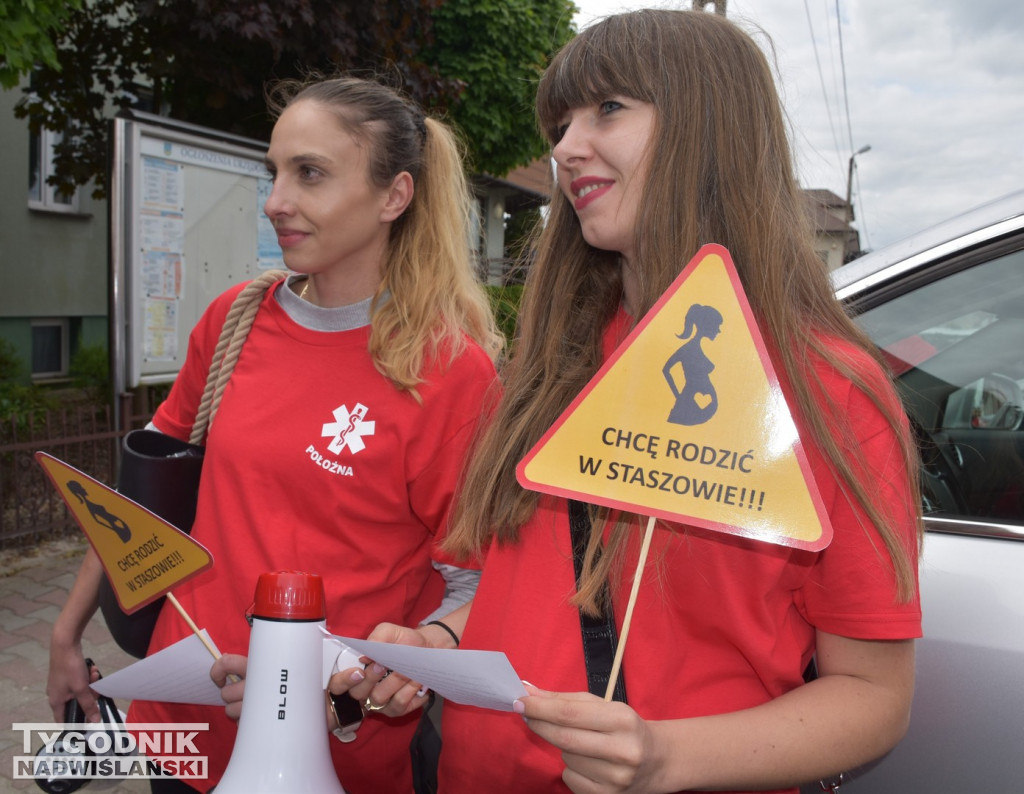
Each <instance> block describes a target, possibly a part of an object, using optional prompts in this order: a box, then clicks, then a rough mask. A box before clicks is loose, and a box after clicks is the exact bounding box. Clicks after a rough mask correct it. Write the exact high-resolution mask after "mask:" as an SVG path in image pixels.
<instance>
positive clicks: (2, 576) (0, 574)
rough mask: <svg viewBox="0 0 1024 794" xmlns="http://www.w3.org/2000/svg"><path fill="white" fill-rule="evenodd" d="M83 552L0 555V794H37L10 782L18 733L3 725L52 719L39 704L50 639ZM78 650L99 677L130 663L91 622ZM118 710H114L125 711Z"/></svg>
mask: <svg viewBox="0 0 1024 794" xmlns="http://www.w3.org/2000/svg"><path fill="white" fill-rule="evenodd" d="M85 549H86V544H85V541H84V540H82V541H77V540H66V541H55V542H49V543H44V544H41V545H40V546H39V547H38V548H35V549H32V550H29V551H17V552H8V551H5V552H0V793H2V792H9V791H35V792H39V791H41V789H39V788H38V787H37V786H36V784H35V782H34V781H32V780H13V779H12V778H13V770H14V766H13V758H14V756H15V755H23V754H24V753H23V751H22V734H21V733H20V732H18V733H15V732H14V731H13V730H12V729H11V725H12V724H13V723H16V722H50V721H52V719H53V715H52V713H51V712H50V708H49V705H48V704H47V701H46V673H47V668H48V664H49V646H50V632H51V629H52V627H53V621H54V619H55V618H56V617H57V613H58V612H59V611H60V608H61V606H62V605H63V604H64V600H65V598H66V597H67V593H68V589H69V588H70V587H71V584H72V582H73V581H74V578H75V573H76V572H77V571H78V566H79V564H80V563H81V560H82V556H83V555H84V554H85ZM83 648H84V650H85V654H86V656H89V657H91V658H92V659H93V661H95V662H96V664H97V665H98V666H99V668H100V671H101V672H103V673H111V672H113V671H115V670H120V669H121V668H122V667H125V666H127V665H128V664H130V663H131V662H132V661H133V659H132V658H131V657H130V656H128V655H127V654H125V653H124V652H123V651H122V650H121V649H120V648H118V647H117V645H116V644H115V643H114V641H113V640H112V639H111V638H110V634H109V632H108V631H107V629H106V626H105V625H104V624H103V621H102V619H101V618H100V617H99V615H97V616H96V617H95V618H93V620H92V622H91V623H90V624H89V627H88V629H87V630H86V632H85V636H84V638H83ZM118 705H119V706H120V708H121V709H122V710H126V709H127V706H128V704H127V703H119V704H118ZM36 749H38V748H37V747H33V748H32V752H35V750H36ZM80 791H81V792H82V794H89V792H92V791H97V792H99V791H103V792H107V794H141V793H142V792H148V791H149V785H148V784H147V783H146V782H145V781H142V780H134V781H121V782H118V783H113V782H108V783H103V784H100V783H91V784H88V785H86V786H84V787H83V788H81V789H80Z"/></svg>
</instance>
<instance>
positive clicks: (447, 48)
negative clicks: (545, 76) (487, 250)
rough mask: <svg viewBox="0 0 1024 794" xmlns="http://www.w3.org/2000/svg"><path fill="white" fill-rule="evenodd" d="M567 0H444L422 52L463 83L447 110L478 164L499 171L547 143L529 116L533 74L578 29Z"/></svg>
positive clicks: (533, 154) (525, 159)
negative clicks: (429, 43)
mask: <svg viewBox="0 0 1024 794" xmlns="http://www.w3.org/2000/svg"><path fill="white" fill-rule="evenodd" d="M576 10H577V9H576V6H575V5H574V4H573V3H572V2H571V0H444V2H443V3H442V4H441V7H440V8H439V9H438V10H437V11H436V12H435V14H434V45H433V46H432V47H430V48H428V50H427V57H428V58H430V59H431V60H432V61H433V63H434V64H435V65H436V67H437V71H438V73H439V74H440V75H441V76H442V77H446V78H450V79H456V80H459V81H461V82H463V83H464V84H465V86H466V88H465V91H464V92H463V94H462V97H461V101H460V102H458V103H457V104H456V105H455V106H454V107H452V109H451V115H452V118H453V119H454V121H455V122H456V123H458V125H459V126H460V127H461V128H462V129H463V131H464V132H465V133H466V135H467V136H468V138H469V140H470V142H471V155H472V157H473V161H474V162H473V165H474V167H475V168H476V169H478V170H481V171H486V172H488V173H491V174H494V175H495V176H504V175H505V174H506V173H508V172H509V171H511V170H512V169H513V168H515V167H517V166H520V165H523V164H525V163H527V162H529V161H530V160H532V159H534V158H536V157H539V156H540V155H542V154H543V153H544V152H545V151H546V148H547V147H546V144H545V143H544V141H543V139H542V138H541V137H540V135H539V133H538V131H537V127H536V124H535V121H534V113H533V100H534V94H535V92H536V89H537V80H538V79H539V78H540V74H541V72H543V71H544V67H545V66H546V65H547V63H548V60H549V58H550V57H551V54H552V53H553V52H555V51H556V50H558V49H559V48H560V47H561V46H562V45H563V44H565V42H566V41H568V40H569V38H570V37H571V36H572V35H573V32H574V30H575V28H574V26H573V23H572V17H573V15H574V14H575V13H576Z"/></svg>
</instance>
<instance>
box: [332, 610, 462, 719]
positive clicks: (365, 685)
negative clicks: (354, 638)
mask: <svg viewBox="0 0 1024 794" xmlns="http://www.w3.org/2000/svg"><path fill="white" fill-rule="evenodd" d="M367 639H368V640H372V641H374V642H387V643H392V644H395V645H413V646H416V647H420V648H451V647H453V645H454V643H453V642H452V641H451V637H450V636H448V634H447V632H445V631H444V629H442V628H440V627H438V626H420V627H419V628H416V629H411V628H408V627H406V626H398V625H396V624H394V623H381V624H380V625H379V626H377V628H375V629H374V630H373V631H372V632H370V636H369V637H367ZM363 661H364V662H365V663H366V664H365V666H364V667H350V668H348V669H345V670H342V671H340V672H337V673H335V674H334V675H332V676H331V680H330V681H329V682H328V686H327V688H328V689H329V690H330V691H331V693H332V694H335V695H340V694H341V693H342V692H348V693H349V694H350V695H351V696H352V697H353V698H355V699H356V700H358V701H359V702H360V703H362V704H363V709H364V710H365V711H366V712H368V713H371V712H378V713H381V714H384V715H386V716H388V717H401V716H402V715H404V714H408V713H409V712H411V711H415V710H416V709H418V708H422V707H423V705H424V704H425V703H426V702H427V700H428V699H429V692H428V691H427V690H426V688H424V687H423V686H421V685H420V684H418V683H417V682H415V681H411V680H409V679H408V678H406V677H405V676H403V675H401V674H400V673H394V672H391V671H389V670H387V669H385V668H384V667H382V666H381V665H379V664H376V663H375V662H374V661H373V660H372V659H367V658H366V657H363Z"/></svg>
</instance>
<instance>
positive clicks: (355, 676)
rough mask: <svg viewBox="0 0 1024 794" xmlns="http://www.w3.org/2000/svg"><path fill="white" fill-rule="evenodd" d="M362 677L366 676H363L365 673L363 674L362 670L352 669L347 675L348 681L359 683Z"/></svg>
mask: <svg viewBox="0 0 1024 794" xmlns="http://www.w3.org/2000/svg"><path fill="white" fill-rule="evenodd" d="M364 678H366V676H365V675H363V671H362V670H353V671H352V675H350V676H349V677H348V680H349V681H352V682H353V683H355V684H358V683H359V682H360V681H362V680H363V679H364Z"/></svg>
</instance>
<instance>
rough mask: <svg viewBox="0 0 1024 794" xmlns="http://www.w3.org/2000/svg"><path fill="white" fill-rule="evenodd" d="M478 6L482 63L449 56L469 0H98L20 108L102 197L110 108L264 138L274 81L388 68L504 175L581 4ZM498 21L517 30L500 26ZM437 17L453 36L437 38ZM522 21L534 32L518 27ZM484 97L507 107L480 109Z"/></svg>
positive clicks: (66, 168) (64, 179)
mask: <svg viewBox="0 0 1024 794" xmlns="http://www.w3.org/2000/svg"><path fill="white" fill-rule="evenodd" d="M0 1H2V0H0ZM449 4H451V5H452V6H453V7H454V8H452V9H446V7H447V6H448V5H449ZM476 5H479V6H480V7H481V9H487V10H486V11H474V12H473V14H472V15H471V17H466V18H465V19H464V24H474V25H477V26H478V30H477V34H478V36H477V37H474V36H470V37H469V40H475V39H478V41H477V42H476V43H474V44H473V45H472V46H473V47H475V48H477V49H478V55H479V61H478V60H477V59H474V60H472V61H464V62H462V61H457V62H454V63H449V61H452V60H453V59H454V56H455V55H456V54H458V55H462V54H463V53H457V52H456V50H455V47H456V46H457V45H455V44H454V43H453V42H454V41H455V40H456V39H455V34H456V31H453V30H452V29H451V28H450V27H445V25H447V24H448V20H450V18H451V15H452V14H453V13H455V12H456V11H460V12H461V13H467V12H466V10H465V9H466V8H467V7H468V8H470V9H472V6H474V3H472V2H467V1H466V0H444V2H442V0H275V2H273V3H270V2H252V0H216V2H213V1H212V0H175V1H174V2H167V0H89V2H88V3H87V4H85V5H84V6H82V7H80V8H78V9H77V10H75V11H73V12H72V13H71V14H70V15H69V17H68V19H67V23H66V27H65V29H64V30H63V32H62V33H61V34H60V35H59V37H58V38H57V39H56V47H57V64H56V66H55V67H54V66H48V65H45V64H44V65H43V66H41V68H39V69H38V70H37V71H36V72H35V74H34V75H33V80H32V83H31V86H30V88H29V90H28V91H26V93H25V95H24V96H23V98H22V99H21V101H20V102H19V104H18V106H17V108H16V113H17V114H18V115H19V116H22V117H27V118H28V119H29V121H30V126H31V128H32V129H34V130H37V129H39V128H40V127H46V128H49V129H55V130H61V131H63V132H64V136H63V141H62V142H61V143H60V144H59V145H58V146H57V147H56V150H55V151H56V163H55V165H56V168H55V171H56V173H55V176H54V178H53V181H54V182H55V183H56V184H58V185H60V186H62V187H63V188H65V189H67V190H71V189H73V188H74V187H75V186H76V185H82V184H85V183H86V182H88V181H89V180H90V179H95V180H96V184H97V186H98V187H97V193H98V194H99V195H102V194H103V193H104V191H105V187H106V186H105V176H106V152H107V137H108V130H109V124H108V117H109V115H110V112H111V107H113V108H114V109H122V108H127V107H137V106H138V104H139V99H140V97H142V96H145V97H147V98H148V102H149V104H150V105H151V106H152V108H154V112H161V113H163V114H165V115H169V116H171V117H173V118H176V119H180V120H182V121H187V122H191V123H194V124H199V125H202V126H206V127H211V128H213V129H218V130H223V131H226V132H232V133H235V134H239V135H245V136H248V137H253V138H258V139H263V140H265V139H267V137H268V136H269V130H270V126H271V120H270V119H269V117H268V115H267V113H266V109H265V106H264V101H263V88H264V85H265V84H266V83H267V82H268V81H272V80H274V79H278V78H285V77H295V76H301V75H303V74H306V73H308V72H311V71H313V72H321V73H332V72H335V71H338V70H344V71H350V72H356V73H366V74H369V73H375V74H381V73H383V74H385V75H387V76H388V77H389V79H392V81H393V82H394V83H395V84H396V85H400V86H401V87H403V88H404V90H405V91H406V92H407V93H408V94H409V95H410V96H412V98H413V99H415V100H416V101H418V102H419V103H421V104H422V105H424V106H426V107H429V108H431V109H433V110H436V111H438V112H448V113H450V115H451V116H452V118H454V119H455V121H456V122H457V123H459V124H460V125H461V126H462V128H463V131H464V133H465V135H466V138H467V140H468V141H469V142H470V147H471V154H472V157H473V161H474V164H475V166H476V167H477V168H478V169H481V170H486V171H489V172H491V173H495V174H501V173H504V172H505V171H507V170H508V169H509V168H510V167H512V166H514V165H518V164H520V163H525V162H528V161H529V160H530V159H531V157H532V156H534V155H535V154H536V153H538V151H539V142H538V140H537V137H536V133H535V132H533V127H532V113H531V114H524V115H526V116H527V118H528V119H529V120H530V121H529V130H528V131H527V125H526V123H524V120H523V119H522V118H521V117H515V118H514V117H513V116H514V114H509V113H506V112H505V111H504V109H503V108H499V106H503V105H504V106H508V105H513V106H514V107H516V108H518V109H519V111H520V112H523V104H524V103H523V101H522V98H521V96H520V95H521V94H522V93H523V92H529V91H530V90H532V86H530V85H526V86H524V85H523V84H525V83H529V81H530V79H531V78H534V79H535V77H536V73H537V72H538V71H539V69H541V68H543V64H544V63H545V62H546V58H547V56H548V54H549V53H550V52H551V51H553V50H554V49H555V48H557V46H559V45H560V44H561V43H562V41H564V40H565V38H567V37H568V35H569V33H570V31H571V28H570V20H571V17H572V11H573V8H574V7H573V5H572V3H571V0H507V2H504V3H500V2H495V1H494V0H480V2H478V3H476ZM559 8H560V9H561V11H558V10H557V9H559ZM499 12H500V13H499ZM517 19H518V20H519V21H517ZM442 21H443V24H442ZM492 24H493V25H500V26H501V27H502V30H503V31H504V33H502V34H499V35H492V34H491V32H490V26H491V25H492ZM438 25H441V29H442V31H443V32H444V33H443V36H441V37H440V39H439V40H435V39H436V37H437V33H436V28H437V26H438ZM519 27H522V28H523V30H524V31H525V32H522V33H516V34H515V35H513V34H512V33H511V32H510V31H511V30H513V29H517V28H519ZM458 33H459V35H463V32H461V31H460V32H458ZM486 61H493V62H495V63H501V64H503V66H502V68H501V69H500V70H494V71H490V72H488V71H486V70H483V69H482V68H481V66H480V63H482V62H486ZM505 81H508V82H505ZM502 89H505V90H502ZM477 101H483V102H488V103H493V105H494V107H493V108H490V109H487V110H485V111H484V112H482V113H470V112H469V110H468V107H469V103H470V102H473V103H475V102H477ZM478 142H479V144H480V145H478Z"/></svg>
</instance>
